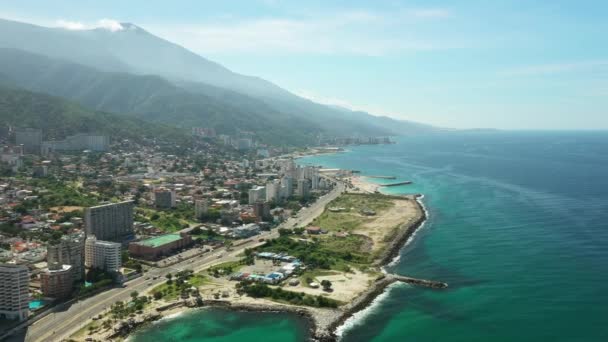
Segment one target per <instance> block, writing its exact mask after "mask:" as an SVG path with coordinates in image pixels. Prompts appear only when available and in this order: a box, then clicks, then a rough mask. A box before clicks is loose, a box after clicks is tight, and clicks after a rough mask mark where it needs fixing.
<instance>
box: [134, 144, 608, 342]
mask: <svg viewBox="0 0 608 342" xmlns="http://www.w3.org/2000/svg"><path fill="white" fill-rule="evenodd" d="M299 162H300V163H303V164H312V165H323V166H324V167H328V168H334V167H338V168H346V169H355V170H359V171H361V174H362V175H387V176H397V177H398V180H399V181H400V180H411V181H413V182H414V183H413V184H412V185H406V186H399V187H392V188H385V190H386V192H388V193H394V194H409V193H421V194H423V195H424V198H423V202H424V205H425V207H426V209H427V210H428V212H429V219H428V220H427V222H426V223H425V225H424V226H423V227H422V228H421V229H420V230H419V231H418V233H417V234H416V236H415V238H414V239H413V241H412V242H411V243H410V244H408V245H407V246H406V247H405V248H404V249H403V250H402V251H401V254H400V256H399V258H398V260H396V261H395V262H394V263H392V264H391V265H390V266H388V267H387V271H389V272H394V273H398V274H403V275H408V276H413V277H419V278H425V279H432V280H438V281H444V282H447V283H449V285H450V287H449V289H447V290H431V289H425V288H417V287H412V286H408V285H397V286H393V287H391V288H390V289H389V290H387V292H386V293H384V294H383V295H382V296H381V297H380V298H378V300H376V301H375V302H374V303H373V305H372V306H371V307H370V308H368V309H366V310H365V311H364V312H361V313H359V314H357V315H356V317H355V318H354V319H352V320H349V321H348V322H347V324H346V325H345V326H344V327H342V328H341V329H340V333H341V340H342V341H608V132H468V133H444V134H437V135H427V136H415V137H401V138H399V139H398V141H397V144H394V145H379V146H356V147H349V148H348V152H346V153H338V154H333V155H321V156H311V157H306V158H303V159H301V160H300V161H299ZM373 181H374V182H378V183H383V182H394V181H388V180H380V179H374V180H373ZM306 333H307V328H306V323H305V322H302V321H301V320H300V319H299V318H297V317H293V316H290V315H285V314H271V313H264V314H261V313H234V312H229V311H223V310H217V309H211V310H201V311H197V312H194V313H187V314H184V315H183V316H181V317H178V318H175V319H169V320H163V321H161V322H159V323H157V324H155V325H154V326H153V327H152V328H150V329H147V330H144V331H142V332H140V333H138V334H136V335H135V336H134V337H133V340H134V341H146V342H149V341H226V342H228V341H240V340H242V339H243V338H248V339H250V340H251V339H253V340H258V339H259V340H262V339H263V340H264V341H306V340H307V336H306Z"/></svg>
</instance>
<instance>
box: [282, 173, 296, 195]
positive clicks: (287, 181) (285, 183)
mask: <svg viewBox="0 0 608 342" xmlns="http://www.w3.org/2000/svg"><path fill="white" fill-rule="evenodd" d="M281 187H284V188H285V189H283V190H282V191H283V193H282V196H281V197H284V198H289V197H291V196H293V178H292V177H288V176H285V177H283V178H281Z"/></svg>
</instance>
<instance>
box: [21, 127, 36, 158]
mask: <svg viewBox="0 0 608 342" xmlns="http://www.w3.org/2000/svg"><path fill="white" fill-rule="evenodd" d="M15 143H16V144H17V145H23V152H24V153H27V154H40V151H41V148H42V130H40V129H36V128H17V129H16V130H15Z"/></svg>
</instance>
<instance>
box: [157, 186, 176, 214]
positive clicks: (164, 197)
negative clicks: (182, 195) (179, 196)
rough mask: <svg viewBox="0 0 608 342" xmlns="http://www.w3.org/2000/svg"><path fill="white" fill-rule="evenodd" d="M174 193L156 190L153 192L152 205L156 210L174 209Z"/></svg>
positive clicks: (167, 190)
mask: <svg viewBox="0 0 608 342" xmlns="http://www.w3.org/2000/svg"><path fill="white" fill-rule="evenodd" d="M175 197H176V196H175V191H174V190H169V189H156V190H155V191H154V204H155V205H156V207H157V208H162V209H171V208H175Z"/></svg>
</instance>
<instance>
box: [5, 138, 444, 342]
mask: <svg viewBox="0 0 608 342" xmlns="http://www.w3.org/2000/svg"><path fill="white" fill-rule="evenodd" d="M42 137H43V132H42V131H41V130H37V129H31V128H12V127H11V128H9V129H8V130H6V131H5V132H4V134H3V141H2V143H3V147H2V155H1V157H2V167H3V171H2V172H3V173H2V178H1V180H2V181H1V182H0V205H1V209H2V211H1V212H0V234H1V236H0V241H1V243H2V246H1V247H2V249H1V250H0V257H1V258H2V264H1V265H0V278H1V279H2V282H1V283H0V290H1V292H0V297H1V298H0V304H1V307H0V314H1V315H2V317H3V318H4V319H3V320H2V337H3V338H9V337H11V336H22V337H23V338H24V339H25V340H27V341H47V340H86V341H92V340H97V341H106V340H113V339H121V338H123V337H124V336H126V334H128V333H130V332H131V331H132V330H133V329H134V328H136V327H138V326H140V325H143V324H145V323H146V322H149V321H152V320H156V319H159V318H161V317H162V316H164V315H167V313H170V312H174V311H176V310H177V311H180V310H184V309H185V308H187V307H201V306H207V305H226V304H229V305H232V306H234V307H235V308H237V307H239V306H244V307H249V308H251V307H255V306H256V305H261V306H262V307H263V308H266V309H272V310H274V309H276V307H277V306H279V307H282V308H283V309H286V310H296V311H298V310H308V309H310V310H312V311H310V312H316V313H317V314H319V312H320V313H321V314H322V315H323V314H327V312H335V311H336V310H342V311H344V308H345V307H348V306H354V304H355V303H356V302H357V301H356V300H355V299H356V298H359V297H360V295H361V294H362V293H365V292H366V291H369V289H370V285H372V284H374V283H375V282H376V281H377V279H384V281H386V279H390V281H395V278H390V277H389V278H387V277H386V275H384V274H383V273H382V272H381V269H380V268H379V266H380V265H381V264H382V263H386V262H387V260H389V259H390V257H391V255H390V254H386V251H390V250H394V249H395V248H394V247H393V248H392V249H391V248H390V246H389V245H390V243H391V241H399V243H402V242H403V241H402V240H403V239H402V238H401V239H397V240H393V239H394V238H395V237H397V236H400V235H404V236H405V235H408V234H404V233H407V232H410V230H411V228H414V227H416V226H418V225H419V224H420V222H422V221H423V219H424V213H423V211H422V210H421V207H420V205H419V204H418V202H417V201H416V199H415V196H414V197H410V198H406V197H393V196H384V195H381V194H379V192H378V185H374V184H373V183H370V182H367V181H365V180H364V178H363V177H360V176H357V175H356V174H353V172H352V171H349V170H338V169H323V168H321V167H318V166H313V165H298V164H297V163H296V159H297V158H298V157H300V156H304V155H308V154H315V153H335V152H340V151H341V148H339V147H333V145H331V146H329V145H324V147H319V148H315V149H307V150H291V151H289V150H285V149H276V148H271V147H269V146H264V145H257V144H256V143H255V140H254V139H253V137H252V136H251V135H248V134H243V135H242V136H239V137H229V136H216V135H215V133H214V132H213V130H210V129H193V132H192V138H193V143H192V146H190V147H188V148H182V149H178V148H175V146H173V145H171V144H170V143H168V142H163V141H162V140H155V141H146V142H137V143H136V142H133V141H129V140H126V139H125V140H115V139H111V137H108V136H103V135H89V134H78V135H76V136H70V137H67V138H66V139H65V140H62V141H44V140H43V138H42ZM368 142H369V143H378V141H376V140H371V139H370V140H368ZM402 226H405V227H406V228H407V229H403V230H402V229H401V227H402ZM399 246H400V245H399ZM430 285H433V286H437V284H430ZM442 285H443V284H439V286H442ZM287 308H288V309H287ZM340 308H342V309H340ZM260 309H262V308H260ZM315 310H316V311H315ZM324 311H325V313H324ZM328 331H329V330H328Z"/></svg>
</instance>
